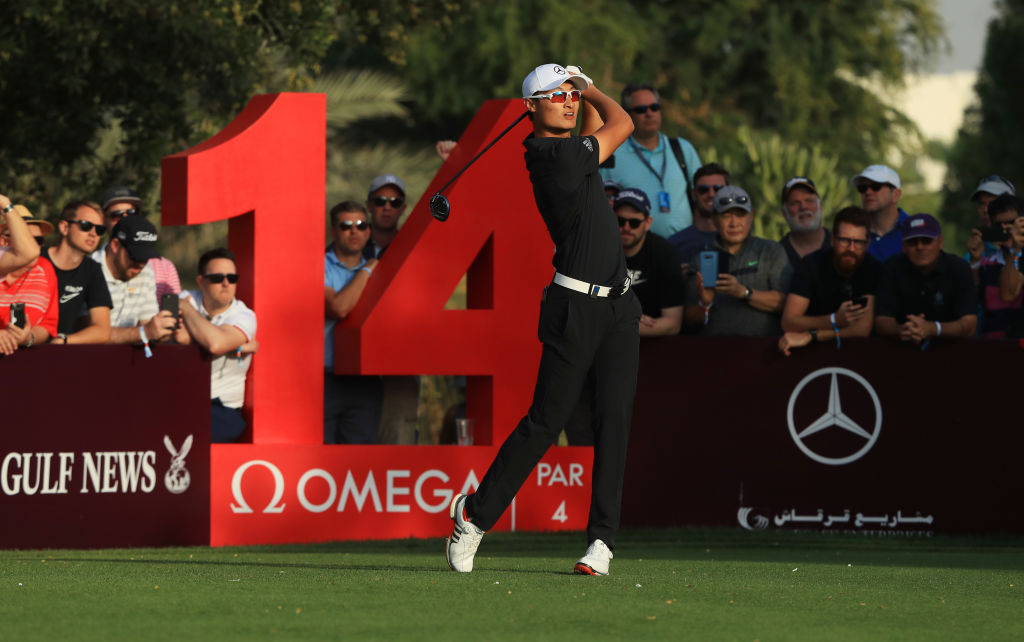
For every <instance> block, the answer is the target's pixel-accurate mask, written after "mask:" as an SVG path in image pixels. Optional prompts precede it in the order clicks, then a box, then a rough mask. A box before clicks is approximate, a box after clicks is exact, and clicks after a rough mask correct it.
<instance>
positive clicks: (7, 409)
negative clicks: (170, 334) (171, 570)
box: [0, 346, 210, 548]
mask: <svg viewBox="0 0 1024 642" xmlns="http://www.w3.org/2000/svg"><path fill="white" fill-rule="evenodd" d="M153 352H154V356H153V357H152V358H150V359H147V358H146V357H145V355H144V354H143V350H142V347H141V346H139V347H132V346H39V347H36V348H32V349H31V350H19V351H18V352H16V353H15V354H13V355H11V356H7V357H0V381H3V382H4V388H5V390H4V395H3V397H4V401H3V406H4V418H3V430H2V431H0V548H93V547H121V546H170V545H204V544H208V543H209V539H210V364H209V362H208V361H206V360H204V359H203V358H202V356H201V355H200V351H199V349H198V348H196V347H194V346H155V347H154V350H153Z"/></svg>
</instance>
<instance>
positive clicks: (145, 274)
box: [93, 216, 178, 348]
mask: <svg viewBox="0 0 1024 642" xmlns="http://www.w3.org/2000/svg"><path fill="white" fill-rule="evenodd" d="M156 241H157V234H156V228H155V227H153V224H152V223H150V222H149V221H147V220H146V219H145V218H143V217H142V216H125V217H124V218H122V219H121V220H120V221H118V222H117V225H115V226H114V230H113V231H112V232H111V234H110V242H109V243H107V245H106V246H105V247H103V248H102V249H101V250H100V251H99V252H97V253H96V254H94V255H93V258H95V259H96V260H97V261H98V262H99V264H100V269H102V271H103V278H104V279H105V280H106V282H107V289H108V290H109V291H110V299H111V301H112V303H113V306H114V307H113V308H111V311H110V326H111V328H110V343H142V344H143V345H145V346H146V347H147V348H148V347H149V343H150V342H151V341H152V342H158V341H167V340H168V339H170V338H171V334H172V333H173V332H174V330H175V328H176V327H177V325H178V318H177V315H175V314H174V313H172V312H171V311H168V310H160V308H159V307H158V306H157V298H156V278H155V277H154V275H153V270H152V268H150V267H149V266H148V265H146V264H147V263H148V262H149V260H150V259H153V258H155V257H157V256H159V253H158V252H157V251H156Z"/></svg>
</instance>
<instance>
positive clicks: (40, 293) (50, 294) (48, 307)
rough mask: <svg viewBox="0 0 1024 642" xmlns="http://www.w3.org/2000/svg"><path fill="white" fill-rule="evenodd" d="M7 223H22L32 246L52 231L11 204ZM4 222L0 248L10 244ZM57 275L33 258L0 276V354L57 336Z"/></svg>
mask: <svg viewBox="0 0 1024 642" xmlns="http://www.w3.org/2000/svg"><path fill="white" fill-rule="evenodd" d="M7 216H8V219H7V220H8V221H11V220H13V219H18V220H20V221H23V222H24V224H25V225H26V226H27V228H28V230H29V234H30V235H31V237H34V238H33V239H32V242H33V243H36V247H37V248H38V246H39V245H40V244H41V242H42V240H43V237H45V236H46V235H47V234H49V233H50V232H52V231H53V225H51V224H50V223H49V222H47V221H44V220H41V219H37V218H33V217H32V213H31V212H29V211H28V209H27V208H26V207H25V206H23V205H15V206H14V209H13V211H11V212H10V213H9V214H8V215H7ZM11 238H12V236H11V230H10V225H9V223H8V222H5V223H3V224H2V225H0V248H8V247H10V243H11ZM57 316H58V305H57V275H56V273H54V271H53V266H52V265H51V264H50V262H49V261H40V260H39V258H38V257H37V258H34V259H32V261H30V262H29V264H28V265H26V266H24V267H20V268H18V269H16V270H13V271H11V272H8V273H7V274H6V275H5V276H3V277H0V354H12V353H14V351H15V350H18V349H20V348H31V347H32V346H34V345H36V344H39V343H46V342H47V341H49V340H50V337H53V336H55V335H56V334H57Z"/></svg>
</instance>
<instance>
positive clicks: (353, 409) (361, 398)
mask: <svg viewBox="0 0 1024 642" xmlns="http://www.w3.org/2000/svg"><path fill="white" fill-rule="evenodd" d="M380 413H381V385H380V377H377V376H361V375H336V374H334V373H332V372H325V373H324V443H325V444H375V443H377V433H378V429H379V426H380Z"/></svg>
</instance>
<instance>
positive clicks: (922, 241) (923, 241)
mask: <svg viewBox="0 0 1024 642" xmlns="http://www.w3.org/2000/svg"><path fill="white" fill-rule="evenodd" d="M934 242H935V239H930V238H928V237H927V236H918V237H916V238H912V239H905V240H904V241H903V244H904V245H909V246H910V247H916V246H918V245H924V246H925V247H927V246H929V245H931V244H932V243H934Z"/></svg>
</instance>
